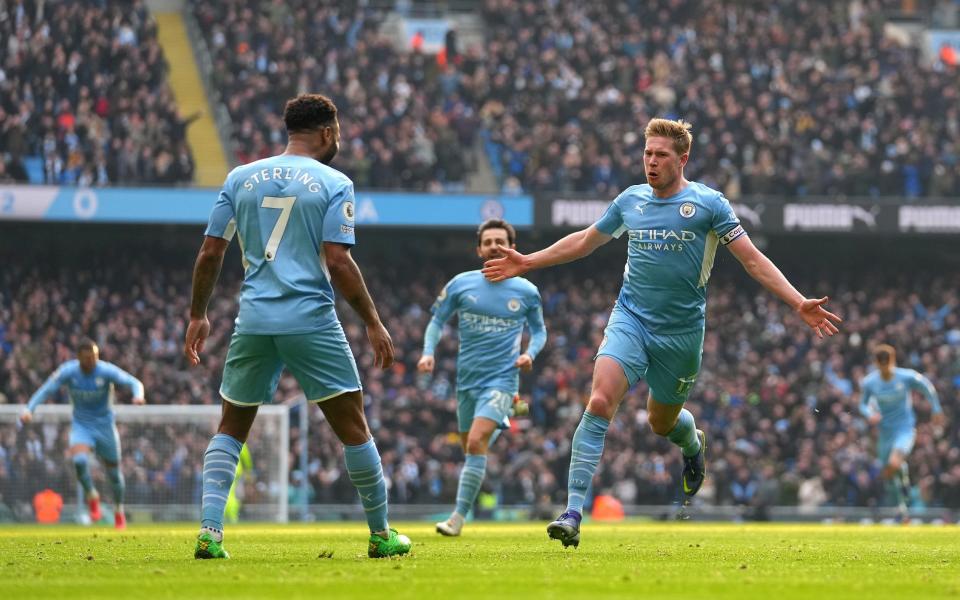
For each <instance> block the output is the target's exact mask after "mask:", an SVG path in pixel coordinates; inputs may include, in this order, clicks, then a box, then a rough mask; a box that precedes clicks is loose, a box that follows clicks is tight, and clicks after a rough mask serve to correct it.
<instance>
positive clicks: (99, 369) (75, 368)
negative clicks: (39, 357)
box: [27, 359, 143, 424]
mask: <svg viewBox="0 0 960 600" xmlns="http://www.w3.org/2000/svg"><path fill="white" fill-rule="evenodd" d="M114 385H122V386H125V387H129V388H130V390H131V392H132V393H133V397H134V398H142V397H143V383H141V382H140V380H139V379H137V378H136V377H134V376H133V375H131V374H130V373H127V372H126V371H124V370H123V369H121V368H120V367H118V366H116V365H115V364H113V363H109V362H107V361H105V360H98V361H97V366H96V367H94V369H93V371H92V372H90V373H89V374H87V373H84V372H83V369H81V368H80V361H78V360H76V359H74V360H68V361H67V362H65V363H63V364H62V365H60V366H59V367H58V368H57V370H56V371H54V372H53V375H51V376H50V377H49V378H48V379H47V381H46V382H45V383H44V384H43V386H42V387H41V388H40V389H39V390H37V391H36V393H35V394H34V395H33V396H32V397H31V398H30V402H29V403H28V404H27V408H28V409H29V410H31V411H34V410H36V408H37V406H39V405H40V403H42V402H43V401H44V400H46V399H47V396H50V395H51V394H53V393H55V392H56V391H57V390H58V389H60V386H66V387H67V392H68V394H69V395H70V403H71V404H73V420H74V421H78V422H80V423H86V424H100V423H105V422H108V423H109V422H112V421H113V400H114V396H115V394H114Z"/></svg>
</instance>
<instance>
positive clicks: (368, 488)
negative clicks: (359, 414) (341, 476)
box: [343, 438, 389, 533]
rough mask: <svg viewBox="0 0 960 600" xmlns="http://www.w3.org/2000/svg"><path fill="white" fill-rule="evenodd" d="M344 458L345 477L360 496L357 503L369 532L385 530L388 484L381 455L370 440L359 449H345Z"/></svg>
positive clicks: (353, 447)
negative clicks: (362, 511)
mask: <svg viewBox="0 0 960 600" xmlns="http://www.w3.org/2000/svg"><path fill="white" fill-rule="evenodd" d="M343 459H344V462H346V463H347V474H348V475H349V476H350V481H352V482H353V485H354V486H355V487H356V488H357V493H359V494H360V504H362V505H363V510H364V512H365V513H366V514H367V525H369V526H370V532H371V533H382V532H384V531H386V530H387V528H388V527H389V525H388V524H387V482H386V481H384V480H383V468H382V467H381V465H380V453H379V452H377V445H376V444H375V443H374V441H373V438H370V439H369V440H367V442H366V443H365V444H360V445H359V446H346V445H345V446H344V447H343Z"/></svg>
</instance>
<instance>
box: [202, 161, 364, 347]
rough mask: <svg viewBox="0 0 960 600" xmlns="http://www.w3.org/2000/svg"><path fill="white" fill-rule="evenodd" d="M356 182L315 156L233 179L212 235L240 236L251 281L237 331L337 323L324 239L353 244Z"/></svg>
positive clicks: (242, 170)
mask: <svg viewBox="0 0 960 600" xmlns="http://www.w3.org/2000/svg"><path fill="white" fill-rule="evenodd" d="M353 207H354V199H353V183H352V182H351V181H350V179H349V178H348V177H347V176H346V175H344V174H343V173H341V172H339V171H337V170H336V169H334V168H332V167H329V166H327V165H324V164H323V163H320V162H318V161H316V160H314V159H312V158H309V157H306V156H296V155H280V156H273V157H270V158H265V159H263V160H259V161H256V162H253V163H250V164H247V165H243V166H240V167H237V168H236V169H234V170H233V171H231V173H230V174H229V175H228V176H227V180H226V182H225V183H224V184H223V190H222V191H221V192H220V197H219V198H218V199H217V203H216V204H215V205H214V207H213V212H212V213H211V215H210V222H209V225H208V226H207V231H206V235H209V236H214V237H220V238H224V239H227V240H230V239H232V238H233V235H234V233H236V235H237V238H238V241H239V243H240V248H241V251H242V253H243V267H244V279H243V287H242V289H241V290H240V312H239V314H238V315H237V321H236V331H237V333H240V334H253V335H282V334H300V333H309V332H311V331H317V330H320V329H324V328H325V327H327V326H329V325H330V324H331V323H333V322H335V321H337V314H336V311H335V310H334V295H333V286H332V285H331V283H330V274H329V273H328V272H327V266H326V263H325V260H324V255H323V242H336V243H340V244H347V245H351V246H352V245H353V244H354V243H355V238H354V214H353Z"/></svg>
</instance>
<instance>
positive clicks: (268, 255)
mask: <svg viewBox="0 0 960 600" xmlns="http://www.w3.org/2000/svg"><path fill="white" fill-rule="evenodd" d="M296 201H297V197H296V196H284V197H282V198H278V197H277V196H264V197H263V204H261V205H260V206H261V207H263V208H279V209H280V218H279V219H277V224H276V225H274V226H273V231H272V232H271V233H270V239H269V240H267V245H266V247H265V248H264V249H263V257H264V258H265V259H267V261H273V259H275V258H276V257H277V248H278V247H279V246H280V240H282V239H283V232H284V231H286V230H287V223H288V222H289V221H290V211H292V210H293V203H294V202H296Z"/></svg>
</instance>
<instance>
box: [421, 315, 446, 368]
mask: <svg viewBox="0 0 960 600" xmlns="http://www.w3.org/2000/svg"><path fill="white" fill-rule="evenodd" d="M442 335H443V323H441V322H440V321H439V319H437V316H436V315H434V316H432V317H430V322H429V323H427V329H426V330H425V331H424V332H423V353H422V354H421V355H420V360H418V361H417V371H420V372H421V373H433V367H434V365H435V360H434V358H433V355H434V352H436V349H437V342H439V341H440V337H441V336H442Z"/></svg>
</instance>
